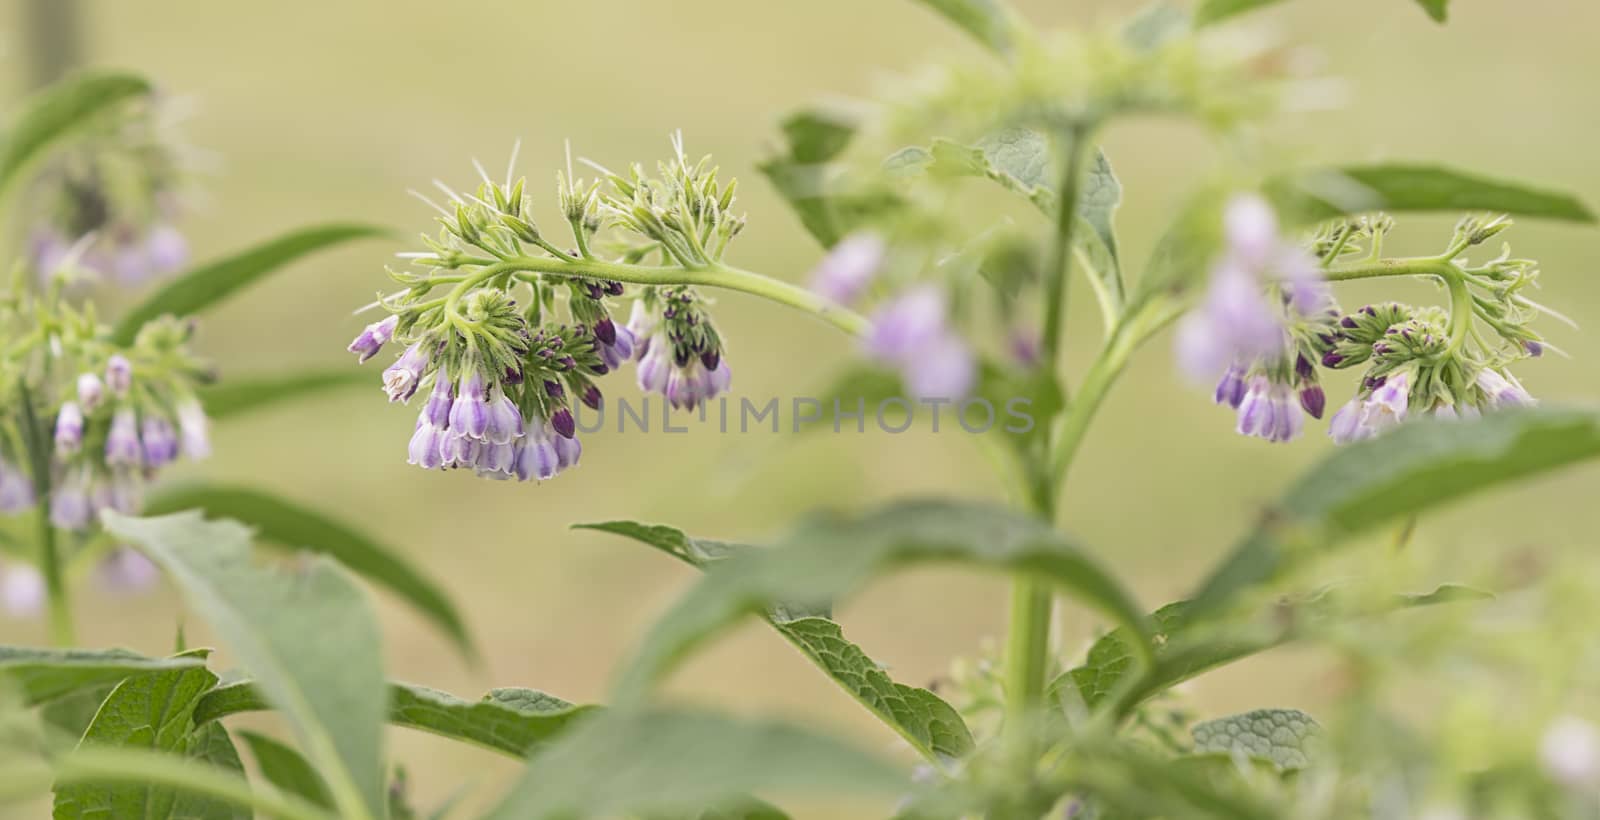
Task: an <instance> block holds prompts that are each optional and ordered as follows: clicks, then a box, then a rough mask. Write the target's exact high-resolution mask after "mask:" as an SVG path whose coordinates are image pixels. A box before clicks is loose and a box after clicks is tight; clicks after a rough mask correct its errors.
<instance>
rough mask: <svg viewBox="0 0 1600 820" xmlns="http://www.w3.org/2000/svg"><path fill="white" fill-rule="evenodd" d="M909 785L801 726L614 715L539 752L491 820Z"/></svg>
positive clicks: (882, 765) (614, 813) (678, 809)
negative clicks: (762, 794)
mask: <svg viewBox="0 0 1600 820" xmlns="http://www.w3.org/2000/svg"><path fill="white" fill-rule="evenodd" d="M909 785H910V781H909V779H908V778H907V777H906V776H905V775H904V773H902V772H900V771H899V770H897V769H896V768H895V767H894V766H892V765H890V764H889V763H887V762H885V761H883V760H881V759H879V758H878V757H876V756H874V755H870V754H867V753H865V752H862V751H860V750H859V749H857V748H855V747H854V746H851V745H849V744H847V743H844V742H842V741H839V740H835V739H833V738H830V737H827V736H825V735H820V734H816V733H813V732H811V731H809V730H806V729H801V728H798V727H795V726H790V725H786V724H782V723H774V722H759V723H757V722H746V721H741V720H735V719H732V718H728V717H723V716H719V715H714V714H709V713H704V712H693V711H684V710H666V709H646V710H639V711H612V712H607V713H604V714H601V715H599V716H597V717H595V718H594V719H593V720H588V721H585V722H584V723H583V724H581V725H580V726H578V727H577V728H575V729H574V730H573V731H572V732H569V733H568V734H567V735H565V736H564V737H562V738H561V739H560V740H559V741H557V742H556V743H554V744H552V745H550V746H547V747H545V748H544V749H543V750H541V751H539V752H538V753H537V754H535V755H534V756H533V759H532V760H530V761H529V762H528V767H527V769H525V770H524V771H523V774H522V776H521V777H520V778H519V779H518V781H517V783H516V784H515V785H514V786H513V787H512V789H511V792H510V794H508V795H507V796H506V798H505V800H504V801H503V802H502V803H501V804H500V806H499V807H498V808H497V809H495V810H494V811H493V812H491V813H490V814H489V818H491V820H512V819H513V818H515V820H538V818H555V817H563V818H564V817H575V816H582V817H620V816H624V815H634V816H638V815H655V816H659V815H673V814H688V813H698V812H700V811H703V810H706V809H717V808H726V807H730V806H739V805H744V804H745V803H746V801H747V798H745V797H744V795H747V794H749V793H751V792H787V793H810V794H827V795H846V794H882V795H893V794H895V793H897V792H900V791H903V790H904V789H906V788H907V787H908V786H909Z"/></svg>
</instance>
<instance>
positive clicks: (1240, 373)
mask: <svg viewBox="0 0 1600 820" xmlns="http://www.w3.org/2000/svg"><path fill="white" fill-rule="evenodd" d="M1244 373H1245V371H1244V368H1243V367H1242V366H1240V364H1239V363H1238V362H1234V363H1233V364H1230V365H1228V369H1227V370H1224V371H1222V378H1221V379H1220V380H1219V381H1218V382H1217V391H1216V395H1215V399H1216V402H1217V404H1226V405H1228V406H1229V407H1232V408H1234V409H1235V410H1237V409H1239V403H1240V402H1242V401H1244V390H1245V387H1244Z"/></svg>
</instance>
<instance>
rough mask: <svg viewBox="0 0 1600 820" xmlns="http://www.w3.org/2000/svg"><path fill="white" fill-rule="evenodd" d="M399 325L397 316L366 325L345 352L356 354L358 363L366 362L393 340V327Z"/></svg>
mask: <svg viewBox="0 0 1600 820" xmlns="http://www.w3.org/2000/svg"><path fill="white" fill-rule="evenodd" d="M399 324H400V317H399V316H389V317H387V318H385V319H384V320H383V321H380V322H373V323H372V324H370V325H367V326H366V328H365V329H364V330H362V331H361V333H360V335H358V336H356V338H355V341H352V342H351V343H350V347H348V348H347V350H349V351H350V352H351V353H354V354H356V358H357V360H358V361H360V362H366V361H367V360H368V359H370V358H372V357H373V356H376V355H378V351H380V350H382V349H383V346H384V345H386V344H388V343H389V340H390V339H393V338H394V329H395V326H396V325H399Z"/></svg>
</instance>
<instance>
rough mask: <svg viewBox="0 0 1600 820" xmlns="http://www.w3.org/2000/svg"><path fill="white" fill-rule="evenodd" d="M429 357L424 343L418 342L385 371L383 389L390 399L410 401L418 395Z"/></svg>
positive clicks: (392, 400) (393, 400)
mask: <svg viewBox="0 0 1600 820" xmlns="http://www.w3.org/2000/svg"><path fill="white" fill-rule="evenodd" d="M429 358H430V357H429V355H428V353H427V352H426V351H425V350H423V347H422V343H421V342H417V343H416V344H413V345H411V346H410V347H408V348H406V352H405V353H403V354H401V356H400V359H399V360H398V361H396V362H395V363H394V364H392V365H389V367H388V369H386V370H384V371H383V391H384V392H385V393H387V394H389V401H391V402H395V401H400V402H405V401H410V400H411V397H412V396H414V395H416V393H417V385H418V384H419V383H421V381H422V371H423V370H424V369H425V368H427V366H428V360H429Z"/></svg>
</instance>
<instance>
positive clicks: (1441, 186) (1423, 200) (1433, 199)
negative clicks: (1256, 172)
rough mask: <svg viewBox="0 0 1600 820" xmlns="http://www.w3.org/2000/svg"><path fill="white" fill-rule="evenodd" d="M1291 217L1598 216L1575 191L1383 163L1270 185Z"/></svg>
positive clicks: (1433, 167) (1590, 219)
mask: <svg viewBox="0 0 1600 820" xmlns="http://www.w3.org/2000/svg"><path fill="white" fill-rule="evenodd" d="M1265 190H1266V192H1267V195H1268V196H1269V197H1270V198H1271V199H1272V200H1273V202H1274V203H1276V204H1277V205H1278V207H1279V208H1280V209H1281V210H1282V211H1283V212H1284V213H1285V214H1287V215H1288V216H1289V217H1290V218H1291V219H1295V220H1297V221H1301V222H1318V221H1321V220H1324V219H1332V218H1334V217H1339V216H1344V215H1346V214H1353V213H1361V212H1363V211H1378V210H1384V211H1449V212H1456V211H1496V212H1502V213H1508V214H1512V215H1513V216H1527V217H1539V218H1544V219H1561V220H1567V221H1570V222H1591V223H1592V222H1594V221H1595V217H1594V212H1593V211H1591V210H1589V207H1588V206H1587V205H1585V204H1583V202H1582V201H1581V200H1579V199H1578V198H1577V197H1575V196H1573V195H1572V194H1568V193H1564V192H1561V191H1552V190H1549V189H1546V188H1541V187H1537V186H1533V185H1528V184H1525V183H1521V182H1512V181H1509V180H1499V179H1492V178H1490V177H1484V176H1479V175H1477V174H1472V173H1467V172H1465V171H1458V170H1456V169H1454V168H1446V167H1444V166H1439V165H1423V164H1415V163H1383V164H1377V165H1352V166H1346V167H1340V168H1323V169H1318V170H1312V171H1300V172H1296V173H1294V174H1292V175H1289V176H1283V177H1278V178H1276V179H1273V180H1270V181H1268V183H1267V184H1266V185H1265Z"/></svg>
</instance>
